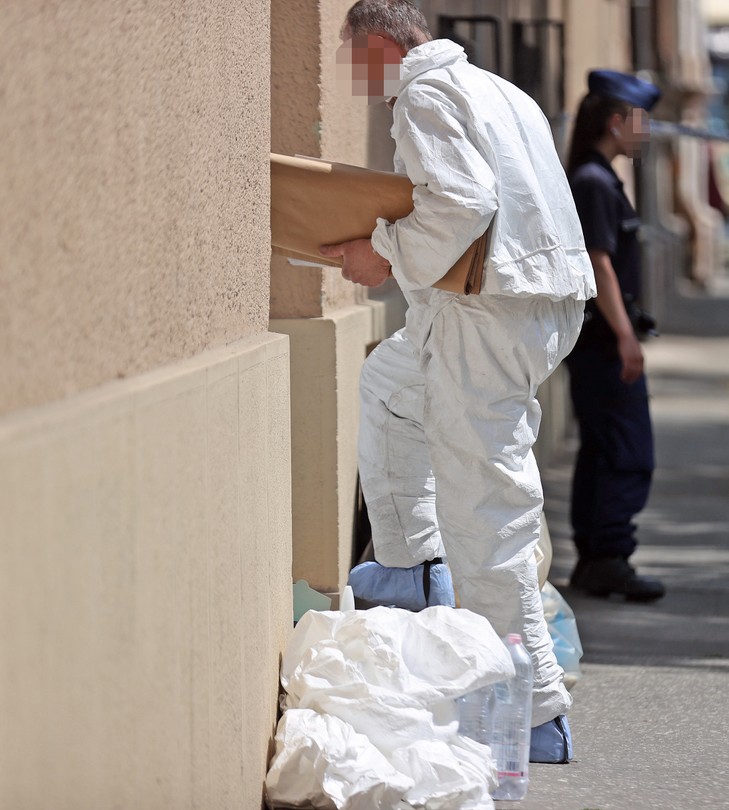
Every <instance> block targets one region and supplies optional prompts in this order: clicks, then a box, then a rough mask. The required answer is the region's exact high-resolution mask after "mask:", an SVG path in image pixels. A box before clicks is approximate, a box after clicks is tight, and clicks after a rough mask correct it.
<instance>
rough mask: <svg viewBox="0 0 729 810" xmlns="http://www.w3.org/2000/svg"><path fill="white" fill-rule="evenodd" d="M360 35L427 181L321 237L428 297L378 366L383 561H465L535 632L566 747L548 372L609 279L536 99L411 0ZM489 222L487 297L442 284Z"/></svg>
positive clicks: (381, 349)
mask: <svg viewBox="0 0 729 810" xmlns="http://www.w3.org/2000/svg"><path fill="white" fill-rule="evenodd" d="M342 39H343V40H344V44H343V46H342V48H344V49H349V50H350V51H351V53H350V56H349V58H350V59H351V61H352V65H353V67H352V77H353V89H354V92H355V93H359V94H367V95H368V96H369V100H370V102H372V101H373V100H376V99H377V97H378V96H379V99H378V100H382V99H384V97H385V96H388V95H389V96H392V97H395V98H392V99H391V100H390V101H391V104H392V108H393V126H392V135H393V137H394V139H395V143H396V153H395V170H396V171H399V172H404V173H406V174H407V175H408V177H409V178H410V180H411V181H412V182H413V184H414V185H415V190H414V192H413V201H414V209H413V211H412V213H411V214H410V215H408V216H406V217H404V218H403V219H400V220H398V221H397V222H393V223H389V222H386V221H385V220H383V219H380V220H378V222H377V227H376V228H375V230H374V232H373V233H372V236H371V239H358V240H354V241H352V242H346V243H343V244H340V245H328V246H323V247H322V254H323V255H327V256H341V257H343V269H342V274H343V276H344V277H345V278H347V279H350V280H352V281H354V282H357V283H359V284H364V285H366V286H372V287H374V286H378V285H380V284H381V283H383V282H384V280H385V279H386V278H387V277H388V276H389V275H390V273H392V275H393V276H394V277H395V279H396V280H397V282H398V284H399V286H400V288H401V289H402V291H403V293H404V295H405V297H406V298H407V301H408V304H409V308H408V313H407V319H406V326H405V328H404V329H401V330H400V331H399V332H397V333H396V334H394V335H393V336H392V337H390V338H389V339H387V340H385V341H384V342H382V343H381V344H380V345H379V346H378V347H377V348H376V349H375V351H374V352H372V354H370V356H369V357H368V359H367V361H366V362H365V365H364V368H363V371H362V378H361V397H362V400H361V402H362V413H361V428H360V447H359V456H360V458H359V464H360V476H361V481H362V488H363V491H364V495H365V499H366V502H367V508H368V514H369V517H370V521H371V524H372V537H373V543H374V549H375V557H376V559H377V561H378V562H379V563H380V564H381V565H383V566H390V567H399V568H408V567H412V566H416V565H418V564H420V563H423V562H424V561H426V560H432V559H433V558H437V557H439V556H444V557H447V560H448V563H449V565H450V568H451V571H452V575H453V582H454V585H455V588H456V591H457V592H458V595H459V597H460V603H461V606H462V607H465V608H469V609H470V610H473V611H475V612H477V613H480V614H482V615H483V616H485V617H486V618H488V619H489V621H490V622H491V623H492V625H493V627H494V629H495V630H496V632H497V633H499V635H501V636H504V635H506V634H507V633H508V632H518V633H520V634H521V635H522V638H523V639H524V643H525V645H526V647H527V649H528V651H529V653H530V654H531V657H532V661H533V664H534V673H535V678H534V695H533V713H532V749H531V757H530V759H531V761H533V762H534V761H537V762H567V761H569V759H570V758H571V755H572V751H571V739H570V732H569V726H568V724H567V722H566V718H565V717H564V714H565V712H566V711H567V710H568V709H569V707H570V705H571V703H572V699H571V697H570V695H569V693H568V692H567V690H566V689H565V687H564V685H563V683H562V678H563V674H564V673H563V671H562V669H561V667H560V666H559V664H558V663H557V660H556V658H555V656H554V652H553V649H552V641H551V638H550V636H549V632H548V630H547V626H546V623H545V621H544V615H543V610H542V602H541V597H540V593H539V586H538V581H537V569H536V561H535V557H534V550H535V546H536V544H537V541H538V539H539V531H540V517H541V512H542V507H543V497H542V487H541V481H540V476H539V471H538V469H537V465H536V461H535V459H534V455H533V453H532V445H533V444H534V441H535V439H536V436H537V430H538V427H539V421H540V416H541V411H540V407H539V404H538V402H537V400H536V392H537V387H538V386H539V385H540V383H542V382H544V380H545V379H546V378H547V377H548V376H549V375H550V374H551V373H552V372H553V371H554V369H555V368H556V366H557V365H558V364H559V362H560V361H561V360H562V359H563V358H564V357H565V355H567V354H568V353H569V351H570V350H571V349H572V346H573V345H574V343H575V340H576V339H577V335H578V333H579V331H580V327H581V324H582V318H583V309H584V302H585V300H586V299H588V298H591V297H592V296H594V295H595V292H596V290H595V283H594V277H593V272H592V267H591V263H590V260H589V258H588V255H587V253H586V251H585V247H584V243H583V239H582V231H581V227H580V222H579V219H578V217H577V213H576V211H575V207H574V203H573V201H572V194H571V192H570V189H569V186H568V184H567V180H566V178H565V174H564V171H563V169H562V166H561V164H560V162H559V158H558V156H557V153H556V150H555V147H554V143H553V139H552V134H551V131H550V128H549V125H548V123H547V121H546V119H545V117H544V115H543V114H542V112H541V110H540V109H539V107H538V106H537V104H536V103H535V102H534V101H533V100H532V99H531V98H529V97H528V96H527V95H525V94H524V93H523V92H521V91H520V90H518V89H517V88H516V87H514V86H513V85H511V84H510V83H509V82H507V81H505V80H503V79H501V78H499V77H498V76H495V75H493V74H491V73H488V72H486V71H484V70H481V69H479V68H476V67H474V66H473V65H470V64H469V63H468V61H467V59H466V56H465V54H464V52H463V49H462V48H461V47H460V46H458V45H456V44H455V43H453V42H451V41H449V40H445V39H444V40H432V38H431V36H430V34H429V32H428V29H427V25H426V22H425V19H424V17H423V16H422V14H421V13H420V11H418V9H417V8H416V7H415V6H413V5H412V4H411V3H410V2H409V0H360V2H358V3H356V4H355V5H354V6H353V7H352V8H351V9H350V10H349V12H348V13H347V17H346V20H345V23H344V27H343V29H342ZM363 87H364V88H366V89H365V90H362V88H363ZM487 228H490V229H491V234H490V247H489V251H488V255H487V259H486V264H485V268H484V281H483V285H482V290H481V292H480V294H475V295H457V294H454V293H449V292H445V291H443V290H439V289H434V288H433V287H432V286H431V285H432V284H434V283H435V282H437V281H438V280H439V279H440V278H441V277H442V276H443V275H444V274H445V273H446V272H447V271H448V269H449V268H450V267H451V266H452V265H453V264H454V263H455V262H456V260H457V259H458V258H459V257H460V256H461V255H462V254H463V253H464V252H465V251H466V249H467V248H468V246H469V245H470V244H471V243H472V242H473V241H474V240H475V239H477V238H478V237H479V236H480V235H481V234H483V233H484V232H485V231H486V229H487ZM436 491H437V501H436V497H435V492H436Z"/></svg>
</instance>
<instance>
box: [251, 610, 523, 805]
mask: <svg viewBox="0 0 729 810" xmlns="http://www.w3.org/2000/svg"><path fill="white" fill-rule="evenodd" d="M513 672H514V669H513V664H512V662H511V658H510V656H509V654H508V652H507V650H506V648H505V646H504V644H503V643H502V642H501V640H500V639H499V638H498V636H497V635H496V633H495V631H494V630H493V628H492V627H491V625H490V624H489V622H488V621H487V620H486V619H485V618H483V617H482V616H478V615H477V614H475V613H471V612H470V611H468V610H456V609H453V608H448V607H431V608H426V609H425V610H423V611H421V612H419V613H412V612H410V611H407V610H399V609H397V608H385V607H377V608H372V609H371V610H367V611H347V612H339V611H325V612H315V611H309V612H308V613H306V614H305V615H304V616H303V617H302V619H301V621H300V622H299V623H298V624H297V626H296V628H295V630H294V633H293V635H292V638H291V641H290V643H289V645H288V647H287V649H286V652H285V654H284V658H283V663H282V668H281V683H282V685H283V687H284V689H285V690H286V692H287V697H286V700H285V706H286V711H285V712H284V717H283V718H282V721H281V723H282V724H284V721H285V719H286V715H287V714H288V713H290V712H292V711H295V712H297V718H298V719H297V720H296V730H297V731H296V735H294V734H293V733H291V729H289V731H288V732H286V729H287V727H288V723H287V724H285V725H283V727H282V728H280V729H279V732H280V733H279V734H277V738H276V754H275V757H274V760H273V762H272V765H271V770H270V771H269V777H268V778H267V780H266V786H267V795H268V799H269V802H270V803H271V804H273V805H275V803H276V802H281V801H282V799H283V797H284V796H286V797H291V796H296V795H304V793H306V795H307V797H308V801H310V802H312V801H313V800H312V798H311V797H312V796H313V795H314V794H315V793H316V791H317V785H318V790H319V791H320V793H319V795H320V798H319V802H320V803H319V804H316V803H314V804H315V806H316V807H322V808H324V807H331V806H333V807H335V808H337V809H338V810H354V808H358V807H359V805H358V804H357V802H358V801H359V797H358V796H352V795H350V794H348V793H347V789H346V785H347V784H357V780H359V779H362V778H363V777H362V774H361V773H360V772H359V771H358V770H357V766H356V763H355V764H352V756H351V755H350V754H349V753H348V752H351V750H352V749H353V747H356V746H363V745H364V743H363V742H362V740H360V739H359V738H358V737H357V735H355V736H352V733H353V732H356V733H357V734H358V735H363V736H364V737H365V738H366V740H368V741H369V743H370V744H371V745H372V746H374V747H375V749H377V751H378V752H379V753H380V755H382V756H383V757H384V758H385V760H386V761H387V762H389V763H390V766H392V767H394V768H396V776H393V775H392V774H391V773H390V772H389V771H387V770H386V769H384V768H376V769H375V771H376V772H377V774H379V776H380V778H381V780H382V784H381V785H379V786H375V785H372V784H370V783H369V782H368V781H367V780H369V779H370V777H369V776H368V777H367V779H365V782H366V783H367V790H369V791H371V792H376V791H377V790H381V791H385V790H387V791H388V795H390V796H392V793H396V792H397V790H401V798H402V799H403V800H405V801H406V802H407V803H408V805H409V806H411V807H418V808H424V810H446V808H447V810H471V809H472V808H473V809H474V810H475V808H478V809H479V810H485V808H489V807H492V806H493V803H492V801H491V798H490V795H489V794H490V791H491V790H492V789H493V787H494V784H495V766H494V763H493V760H492V758H491V755H490V751H489V748H488V746H483V745H480V744H479V743H476V742H474V741H473V740H467V739H466V738H464V737H461V736H459V734H458V718H457V710H456V705H455V698H457V697H460V696H461V695H463V694H466V693H467V692H471V691H473V690H475V689H478V688H480V687H482V686H487V685H488V684H491V683H495V682H496V681H500V680H504V679H505V678H508V677H510V676H511V675H513ZM305 710H306V711H305ZM302 712H304V713H303V714H302ZM322 718H326V720H327V722H328V723H329V724H328V725H327V726H326V733H327V734H329V735H337V734H338V735H339V736H340V738H341V739H339V740H336V741H335V740H328V742H325V741H323V740H319V742H317V743H316V746H317V756H316V761H317V763H319V764H318V766H317V768H314V767H312V766H311V765H310V762H311V761H312V760H311V755H310V754H311V752H309V753H308V754H307V753H301V752H297V751H296V749H297V747H300V748H303V749H304V750H305V751H306V750H307V749H306V746H307V743H306V740H308V739H315V740H316V739H318V737H317V735H321V733H322V730H321V729H322V726H321V721H322ZM335 718H336V719H338V720H339V721H340V724H337V723H334V722H333V720H334V719H335ZM290 722H291V723H293V721H290ZM307 726H308V728H307ZM292 727H293V726H292ZM368 757H369V758H366V759H365V761H366V762H371V761H374V758H373V756H372V755H371V754H369V755H368ZM368 773H371V772H370V771H368ZM340 783H341V784H340ZM406 783H407V784H409V785H410V787H408V788H407V789H403V786H404V785H405V784H406ZM390 791H391V792H390ZM335 797H336V798H335ZM327 801H331V802H333V804H331V805H327V804H326V802H327ZM388 801H389V800H388ZM322 802H323V803H322ZM397 806H398V805H397V802H392V803H391V804H389V805H388V804H387V803H384V804H382V805H378V804H374V803H372V804H370V808H372V809H373V810H374V808H377V807H382V808H383V810H384V808H387V810H389V809H390V808H394V807H397Z"/></svg>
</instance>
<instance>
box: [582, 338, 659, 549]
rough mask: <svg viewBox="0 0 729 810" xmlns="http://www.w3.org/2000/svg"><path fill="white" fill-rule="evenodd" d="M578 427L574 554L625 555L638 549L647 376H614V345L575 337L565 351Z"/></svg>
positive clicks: (649, 463) (648, 458) (649, 437)
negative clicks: (629, 380)
mask: <svg viewBox="0 0 729 810" xmlns="http://www.w3.org/2000/svg"><path fill="white" fill-rule="evenodd" d="M566 362H567V367H568V368H569V371H570V393H571V396H572V403H573V405H574V409H575V416H576V417H577V421H578V423H579V429H580V448H579V450H578V453H577V459H576V461H575V468H574V475H573V479H572V507H571V519H572V528H573V532H574V542H575V546H576V548H577V552H578V554H579V556H580V559H584V560H588V559H595V558H600V557H625V558H628V557H629V556H630V555H631V554H632V553H633V552H634V551H635V548H636V545H637V543H636V540H635V530H636V525H635V523H634V522H633V517H634V516H635V515H636V514H637V513H638V512H640V511H641V509H643V507H644V506H645V505H646V502H647V500H648V493H649V491H650V486H651V479H652V475H653V468H654V451H653V431H652V428H651V419H650V412H649V407H648V388H647V384H646V378H645V375H641V377H640V378H639V379H638V380H637V381H636V382H634V383H631V384H630V385H628V384H626V383H624V382H622V381H621V380H620V370H621V361H620V358H619V356H618V354H617V351H616V350H615V349H614V347H612V346H604V345H602V344H600V343H597V342H595V343H591V342H590V341H588V340H580V342H579V343H578V345H577V347H576V348H575V350H574V351H573V352H572V354H570V356H569V357H568V358H567V361H566Z"/></svg>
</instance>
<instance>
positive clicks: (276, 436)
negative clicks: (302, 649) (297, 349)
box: [0, 335, 292, 810]
mask: <svg viewBox="0 0 729 810" xmlns="http://www.w3.org/2000/svg"><path fill="white" fill-rule="evenodd" d="M288 403H289V364H288V340H287V338H285V337H283V336H280V335H263V336H260V337H256V338H248V339H246V340H244V341H241V342H239V343H235V344H232V345H230V346H228V347H225V348H223V349H215V350H211V351H210V352H206V353H203V354H201V355H198V356H197V357H196V358H194V359H192V360H188V361H184V362H182V363H180V364H178V365H175V366H169V367H167V368H165V369H163V370H159V371H154V372H151V373H149V374H147V375H142V376H139V377H137V378H135V380H133V381H126V380H125V381H120V382H116V383H110V384H109V385H107V386H103V387H102V388H100V389H97V390H95V391H92V392H88V393H86V394H82V395H79V396H77V397H73V398H70V399H67V400H66V401H65V402H63V403H54V404H52V405H46V406H43V407H41V408H38V409H34V410H31V411H28V412H26V413H23V414H17V415H13V416H9V417H5V418H4V419H3V420H2V421H0V525H2V536H1V538H0V540H1V542H0V648H2V655H1V656H0V717H2V722H1V723H0V751H2V768H0V808H2V810H26V809H27V810H37V808H41V807H49V808H51V807H52V808H53V810H111V809H112V808H136V809H138V810H146V808H150V810H151V809H152V808H170V809H171V808H174V810H182V809H183V808H193V807H206V808H207V807H219V808H231V810H232V808H236V810H238V809H239V808H251V809H253V808H258V807H260V804H261V785H262V780H263V777H264V774H265V768H266V756H267V749H268V746H269V744H270V739H271V735H272V732H273V724H274V719H275V714H276V699H277V693H278V688H277V676H278V660H279V655H280V651H281V650H282V649H283V645H284V643H285V641H286V638H287V637H288V633H289V632H290V628H291V619H292V612H291V579H290V572H291V541H290V537H291V512H290V507H291V504H290V466H289V462H290V444H289V442H290V439H289V413H288Z"/></svg>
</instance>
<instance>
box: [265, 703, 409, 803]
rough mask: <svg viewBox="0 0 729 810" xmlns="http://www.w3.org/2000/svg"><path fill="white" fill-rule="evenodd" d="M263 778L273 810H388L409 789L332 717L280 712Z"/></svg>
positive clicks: (361, 739)
mask: <svg viewBox="0 0 729 810" xmlns="http://www.w3.org/2000/svg"><path fill="white" fill-rule="evenodd" d="M276 751H277V754H276V757H275V759H274V761H273V763H272V765H271V769H270V770H269V772H268V776H267V777H266V792H267V794H268V797H269V800H271V799H275V802H272V805H273V806H274V807H315V808H317V810H319V809H321V810H332V808H344V807H346V808H348V810H373V808H380V807H382V808H394V807H396V806H397V803H398V801H399V800H400V797H401V796H403V795H404V794H405V793H406V792H407V791H408V790H410V789H411V788H412V786H413V780H412V779H409V778H408V777H406V776H405V775H404V774H402V773H400V772H399V771H397V770H395V768H394V767H393V766H392V765H391V764H390V763H389V762H388V761H387V759H386V758H385V757H384V756H383V755H382V754H381V753H380V752H379V751H378V750H377V749H376V748H375V747H374V745H372V743H371V742H370V741H369V740H368V739H367V737H365V736H364V735H363V734H357V732H356V731H355V730H354V729H353V728H352V727H351V726H350V725H348V724H347V723H345V722H344V721H342V720H340V719H339V718H338V717H329V716H327V715H322V714H317V713H316V712H312V711H310V710H308V709H289V710H288V711H286V712H284V715H283V717H282V718H281V722H280V723H279V724H278V729H277V731H276Z"/></svg>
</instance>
